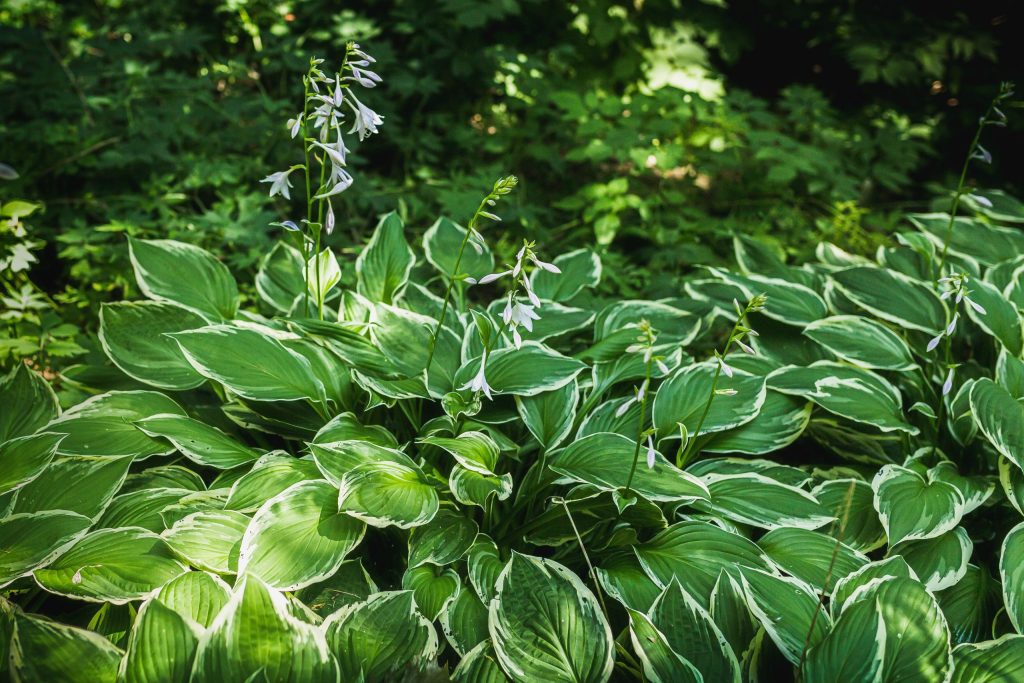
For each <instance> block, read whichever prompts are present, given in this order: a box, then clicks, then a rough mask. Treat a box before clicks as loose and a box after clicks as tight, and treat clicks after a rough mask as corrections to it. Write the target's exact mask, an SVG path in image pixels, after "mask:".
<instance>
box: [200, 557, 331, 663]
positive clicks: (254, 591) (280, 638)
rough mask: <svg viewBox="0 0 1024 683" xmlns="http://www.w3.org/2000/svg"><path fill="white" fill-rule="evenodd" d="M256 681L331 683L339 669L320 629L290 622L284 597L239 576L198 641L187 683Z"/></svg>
mask: <svg viewBox="0 0 1024 683" xmlns="http://www.w3.org/2000/svg"><path fill="white" fill-rule="evenodd" d="M256 680H266V681H296V682H298V681H302V682H303V683H335V682H336V681H337V680H338V666H337V662H336V661H335V660H334V658H333V657H332V656H331V653H330V651H329V649H328V647H327V640H326V639H325V637H324V634H323V631H322V630H321V629H320V628H318V627H316V626H313V625H312V624H309V623H306V622H305V621H303V620H301V619H299V618H297V617H296V616H294V615H293V614H292V610H291V609H290V606H289V603H288V599H287V598H285V596H284V595H282V594H281V593H278V592H277V591H275V590H274V589H273V588H270V587H269V586H267V585H266V584H264V583H263V582H262V581H260V580H259V579H258V578H256V577H254V576H244V577H242V578H240V579H239V581H238V583H237V584H235V589H234V592H233V593H232V595H231V599H230V600H229V601H228V603H227V605H226V606H225V607H224V608H223V609H222V610H221V611H220V614H218V615H217V618H216V619H215V620H214V621H213V623H212V624H211V625H210V628H209V629H208V630H207V631H206V633H205V634H204V635H203V637H202V638H201V639H200V641H199V648H198V650H197V652H196V658H195V664H194V665H193V667H192V678H191V681H192V682H193V683H222V682H224V681H256Z"/></svg>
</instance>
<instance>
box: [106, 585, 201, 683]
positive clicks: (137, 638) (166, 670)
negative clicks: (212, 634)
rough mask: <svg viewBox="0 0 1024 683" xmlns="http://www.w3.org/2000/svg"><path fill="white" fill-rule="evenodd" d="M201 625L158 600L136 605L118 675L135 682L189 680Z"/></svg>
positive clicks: (163, 682) (158, 682) (156, 682)
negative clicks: (137, 610)
mask: <svg viewBox="0 0 1024 683" xmlns="http://www.w3.org/2000/svg"><path fill="white" fill-rule="evenodd" d="M201 633H202V628H201V627H200V626H199V624H196V623H195V622H193V621H191V620H190V619H186V618H185V617H182V616H181V615H180V614H178V613H177V612H175V611H174V610H172V609H171V608H169V607H167V606H166V605H164V604H163V603H162V602H160V601H159V600H157V599H155V598H154V599H150V600H147V601H146V602H145V603H143V605H142V607H140V608H139V613H138V616H136V618H135V625H134V626H133V627H132V633H131V636H130V637H129V639H128V649H127V651H126V653H125V657H124V659H123V660H122V662H121V670H120V674H119V677H120V678H121V679H123V680H125V681H132V682H133V683H134V682H135V681H138V683H170V682H171V681H184V680H188V676H189V674H190V673H191V671H192V659H193V657H194V656H195V653H196V647H197V645H198V643H199V636H200V634H201Z"/></svg>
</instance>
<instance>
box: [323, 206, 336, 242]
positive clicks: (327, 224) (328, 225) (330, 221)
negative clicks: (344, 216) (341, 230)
mask: <svg viewBox="0 0 1024 683" xmlns="http://www.w3.org/2000/svg"><path fill="white" fill-rule="evenodd" d="M324 230H325V231H326V232H327V234H328V235H330V234H331V233H332V232H334V205H333V204H331V200H330V199H328V200H327V217H326V218H324Z"/></svg>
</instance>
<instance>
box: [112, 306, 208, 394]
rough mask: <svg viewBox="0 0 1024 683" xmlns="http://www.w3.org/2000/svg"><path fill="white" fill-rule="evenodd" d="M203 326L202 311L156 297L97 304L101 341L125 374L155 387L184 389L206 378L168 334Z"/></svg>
mask: <svg viewBox="0 0 1024 683" xmlns="http://www.w3.org/2000/svg"><path fill="white" fill-rule="evenodd" d="M205 326H206V320H205V319H203V317H202V316H201V315H199V314H198V313H195V312H193V311H190V310H188V309H187V308H182V307H181V306H176V305H174V304H169V303H161V302H158V301H121V302H118V303H105V304H103V305H102V307H101V308H100V335H99V336H100V344H102V346H103V350H104V352H106V354H107V357H109V358H110V360H112V361H113V362H114V365H116V366H117V367H119V368H120V369H121V370H122V371H123V372H124V373H125V374H126V375H128V376H129V377H131V378H133V379H137V380H138V381H140V382H142V383H144V384H149V385H150V386H154V387H156V388H157V389H165V390H170V391H183V390H185V389H194V388H195V387H198V386H199V385H200V384H202V383H203V382H205V381H206V378H205V377H203V376H202V375H200V374H199V373H198V372H196V371H195V368H193V367H192V365H191V364H190V363H189V362H188V361H187V360H186V359H185V356H184V354H183V353H182V352H181V348H180V347H179V346H178V344H177V342H175V341H174V339H172V338H171V337H169V336H167V335H169V334H173V333H175V332H184V331H186V330H195V329H198V328H200V327H205Z"/></svg>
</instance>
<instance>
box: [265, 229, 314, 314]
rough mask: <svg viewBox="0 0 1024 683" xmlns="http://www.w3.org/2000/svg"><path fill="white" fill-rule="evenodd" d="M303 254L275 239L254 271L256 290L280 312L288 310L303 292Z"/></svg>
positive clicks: (304, 283)
mask: <svg viewBox="0 0 1024 683" xmlns="http://www.w3.org/2000/svg"><path fill="white" fill-rule="evenodd" d="M302 268H303V265H302V254H300V253H299V250H298V249H296V248H295V247H293V246H290V245H288V244H285V243H284V242H278V243H277V244H275V245H274V248H273V249H271V250H270V253H269V254H267V255H266V256H265V257H264V258H263V260H262V261H261V262H260V269H259V271H257V273H256V292H257V293H258V294H259V295H260V298H261V299H263V300H264V301H265V302H267V303H268V304H269V305H271V306H273V307H274V308H276V309H277V310H278V311H280V312H281V313H288V312H289V311H291V310H292V307H293V305H294V304H295V299H296V297H299V296H300V295H301V294H302V291H303V290H304V289H305V287H306V282H305V280H304V279H303V277H302Z"/></svg>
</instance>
